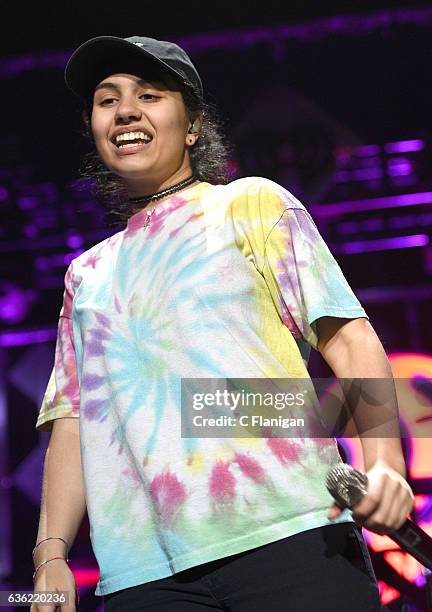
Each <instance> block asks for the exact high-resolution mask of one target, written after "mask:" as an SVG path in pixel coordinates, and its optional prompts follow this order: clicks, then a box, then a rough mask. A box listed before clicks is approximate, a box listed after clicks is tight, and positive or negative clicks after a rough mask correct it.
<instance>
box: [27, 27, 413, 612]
mask: <svg viewBox="0 0 432 612" xmlns="http://www.w3.org/2000/svg"><path fill="white" fill-rule="evenodd" d="M66 81H67V83H68V85H69V87H70V88H71V89H72V91H74V92H75V93H76V94H78V95H79V96H80V97H81V98H82V99H83V100H84V101H85V102H86V104H87V111H88V115H90V117H89V126H90V129H91V133H92V136H93V138H94V143H95V145H96V149H97V153H98V158H99V160H100V162H101V163H99V166H98V164H97V163H96V164H93V166H92V169H93V171H96V172H97V173H98V174H97V176H98V177H99V182H100V185H101V186H105V188H106V189H108V191H110V192H111V193H112V192H113V190H114V191H115V193H116V197H117V200H116V202H117V204H116V207H117V212H119V214H120V215H121V216H122V217H123V218H124V219H125V221H126V227H125V228H124V229H123V230H122V231H119V232H118V233H116V234H114V236H112V237H110V238H108V239H107V240H104V241H103V242H102V243H100V244H97V245H96V246H94V247H92V248H91V249H89V250H88V251H86V252H85V253H83V254H82V255H80V256H79V257H77V258H76V259H75V260H74V261H73V262H72V264H71V265H70V266H69V268H68V270H67V273H66V276H65V293H64V301H63V306H62V310H61V312H60V320H59V331H58V340H57V346H56V356H55V365H54V368H53V372H52V375H51V378H50V381H49V384H48V388H47V390H46V394H45V398H44V401H43V404H42V407H41V411H40V414H39V418H38V421H37V428H38V429H39V430H52V434H51V438H50V443H49V447H48V451H47V456H46V462H45V470H44V487H43V499H42V507H41V520H40V526H39V532H38V537H37V546H36V548H35V550H34V553H35V555H34V556H35V566H36V568H37V569H36V572H35V589H36V590H39V591H40V590H66V591H68V592H69V593H70V596H71V606H70V608H69V609H75V603H74V601H75V597H74V580H73V575H72V573H71V571H70V570H69V568H68V565H67V561H66V560H65V557H66V556H67V552H68V550H69V548H70V546H71V545H72V542H73V540H74V538H75V535H76V532H77V530H78V527H79V525H80V523H81V520H82V517H83V515H84V512H85V509H86V508H87V512H88V516H89V521H90V527H91V541H92V546H93V550H94V552H95V555H96V558H97V561H98V564H99V567H100V572H101V575H100V579H99V582H98V584H97V588H96V594H97V595H103V596H104V603H105V609H106V610H156V609H157V610H167V611H170V612H171V611H172V610H179V611H181V610H188V611H189V610H194V611H195V610H201V609H208V608H213V609H216V610H228V609H229V610H235V611H243V610H247V611H248V612H251V611H254V610H256V611H260V612H262V611H263V610H268V609H271V610H272V611H277V610H287V609H299V610H300V609H301V610H309V609H320V610H334V609H342V608H343V609H347V610H348V609H349V610H354V609H358V610H360V609H362V610H363V609H368V610H378V609H380V604H379V596H378V589H377V584H376V579H375V576H374V573H373V569H372V566H371V562H370V558H369V555H368V552H367V548H366V546H365V543H364V540H363V538H362V534H361V530H359V528H358V527H357V526H356V524H355V523H354V521H353V516H354V518H356V519H357V520H358V521H359V522H362V523H363V524H365V525H366V526H368V527H369V528H372V529H375V530H376V531H381V532H384V531H386V530H388V529H389V528H392V527H398V526H399V525H401V524H402V523H403V521H404V520H405V517H406V514H407V512H408V511H410V509H411V507H412V492H411V491H410V489H409V487H408V485H407V483H406V481H405V480H404V476H405V465H404V460H403V456H402V453H401V449H400V441H399V439H393V440H388V439H387V440H384V441H383V440H380V439H378V438H374V439H369V440H364V441H363V448H364V451H365V463H366V468H367V470H368V476H369V483H370V487H369V493H368V495H366V496H365V498H364V499H363V500H362V501H361V502H359V503H358V504H357V505H356V506H355V507H354V509H353V512H354V514H353V516H352V515H351V512H350V511H348V510H345V511H343V512H342V511H341V510H340V509H338V508H337V507H336V506H335V505H333V507H332V508H330V507H331V498H330V496H329V494H328V493H327V491H326V490H325V486H324V481H325V476H326V474H327V472H328V470H329V469H330V468H331V467H332V466H334V465H336V464H337V463H338V462H340V457H339V455H338V452H337V447H336V444H335V441H334V440H333V439H332V438H330V439H325V438H323V437H321V438H318V437H310V438H308V437H307V435H306V436H305V435H304V432H302V434H301V435H298V436H296V437H295V438H291V439H290V438H289V437H283V436H280V437H272V436H268V437H264V435H263V433H264V432H265V431H268V430H265V429H263V430H262V433H261V435H250V436H249V437H242V436H240V435H237V436H236V435H231V436H224V437H220V435H218V432H217V430H216V431H215V430H211V431H210V429H207V430H206V432H205V436H206V437H200V433H199V431H198V428H195V429H193V428H192V417H191V415H190V414H189V412H188V410H187V409H185V407H184V405H182V402H181V400H182V393H181V390H182V380H183V381H184V380H186V379H190V380H192V383H191V388H192V390H196V389H197V388H198V387H199V384H200V383H199V382H197V380H198V379H207V381H204V382H207V383H208V385H207V386H206V384H204V385H203V386H201V390H203V391H204V392H205V391H211V390H212V389H214V381H215V379H226V378H227V377H229V378H231V377H235V378H237V379H238V378H249V379H265V380H269V379H275V378H281V379H293V378H296V379H301V380H303V381H307V380H308V379H309V374H308V371H307V368H306V364H307V357H308V349H309V346H313V347H314V348H316V349H317V350H320V352H321V354H322V355H323V357H324V358H325V359H326V361H327V363H329V365H330V367H332V369H333V371H334V372H335V374H336V375H337V376H339V377H350V376H353V377H356V376H359V377H360V376H364V377H368V376H370V377H390V376H391V373H390V370H389V366H388V362H387V359H386V356H385V353H384V350H383V348H382V346H381V343H380V342H379V340H378V338H377V336H376V334H375V333H374V331H373V329H372V327H371V326H370V324H369V322H368V316H367V315H366V313H365V311H364V309H363V308H362V306H361V305H360V303H359V302H358V300H357V298H356V297H355V295H354V294H353V292H352V291H351V289H350V287H349V286H348V284H347V282H346V280H345V278H344V276H343V274H342V272H341V270H340V268H339V267H338V265H337V263H336V262H335V260H334V259H333V257H332V256H331V254H330V252H329V250H328V249H327V247H326V245H325V243H324V241H323V240H322V238H321V236H320V235H319V233H318V230H317V228H316V226H315V224H314V223H313V221H312V219H311V217H310V215H309V214H308V212H307V211H306V209H305V207H304V206H303V205H302V204H301V203H300V202H299V201H298V200H296V198H295V197H293V196H292V195H291V194H290V193H289V192H288V191H286V190H285V189H284V188H282V187H281V186H280V185H277V184H276V183H274V182H272V181H270V180H268V179H264V178H259V177H249V178H244V179H239V180H235V181H232V182H227V181H226V180H224V173H225V170H226V168H225V163H224V155H223V154H224V151H225V149H224V146H223V142H222V140H221V139H220V137H219V136H218V133H217V132H216V131H215V130H214V125H213V124H212V123H211V118H210V117H209V115H208V113H206V107H205V103H204V96H203V90H202V84H201V80H200V77H199V75H198V73H197V71H196V69H195V67H194V66H193V64H192V62H191V60H190V58H189V57H188V56H187V54H186V53H185V52H184V51H183V50H182V49H180V48H179V47H178V46H177V45H174V44H173V43H169V42H164V41H157V40H154V39H151V38H145V37H132V38H128V39H120V38H116V37H98V38H95V39H92V40H90V41H88V42H87V43H85V44H84V45H82V46H81V47H80V48H78V49H77V50H76V51H75V53H74V54H73V55H72V57H71V59H70V60H69V63H68V66H67V69H66ZM203 111H204V112H203ZM217 155H220V157H219V159H218V158H217ZM208 379H211V381H209V380H208ZM204 395H205V393H204V394H201V396H202V397H203V396H204ZM183 399H184V398H183ZM192 412H193V411H192ZM78 417H79V418H78ZM185 423H186V426H185V428H183V427H184V425H185ZM191 428H192V430H193V434H194V435H193V436H189V437H188V436H187V435H186V434H187V432H188V431H190V430H191ZM250 431H251V430H250ZM254 431H256V430H254ZM185 432H186V433H185ZM234 432H235V434H238V429H234ZM329 511H330V512H329ZM32 609H33V610H36V609H37V608H36V607H35V606H33V608H32ZM66 609H67V608H66Z"/></svg>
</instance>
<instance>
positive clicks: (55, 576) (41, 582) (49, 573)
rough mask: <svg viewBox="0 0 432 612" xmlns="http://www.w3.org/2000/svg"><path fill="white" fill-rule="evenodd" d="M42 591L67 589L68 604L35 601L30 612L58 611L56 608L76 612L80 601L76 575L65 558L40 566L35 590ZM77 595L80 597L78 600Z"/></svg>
mask: <svg viewBox="0 0 432 612" xmlns="http://www.w3.org/2000/svg"><path fill="white" fill-rule="evenodd" d="M40 591H56V592H61V591H66V592H67V593H68V594H69V600H68V604H67V605H66V604H61V605H60V604H57V605H55V604H53V605H51V606H48V605H46V604H44V605H43V606H39V605H38V604H36V603H35V604H32V606H31V607H30V612H56V610H61V612H76V610H77V603H79V596H78V591H77V590H76V585H75V578H74V575H73V573H72V571H71V569H70V567H69V566H68V564H67V563H66V561H65V560H63V559H56V560H54V561H51V562H50V563H47V564H46V565H43V566H42V567H41V568H40V570H39V571H38V572H37V574H36V576H35V583H34V589H33V592H34V593H36V592H40ZM76 597H78V599H77V600H76Z"/></svg>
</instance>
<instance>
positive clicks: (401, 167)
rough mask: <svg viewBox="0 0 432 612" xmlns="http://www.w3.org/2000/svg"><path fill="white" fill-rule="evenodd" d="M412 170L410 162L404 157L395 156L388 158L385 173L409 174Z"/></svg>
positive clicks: (393, 174)
mask: <svg viewBox="0 0 432 612" xmlns="http://www.w3.org/2000/svg"><path fill="white" fill-rule="evenodd" d="M412 171H413V165H412V162H411V160H410V159H407V158H406V157H395V158H393V159H389V160H388V163H387V174H388V175H389V176H409V175H410V174H412Z"/></svg>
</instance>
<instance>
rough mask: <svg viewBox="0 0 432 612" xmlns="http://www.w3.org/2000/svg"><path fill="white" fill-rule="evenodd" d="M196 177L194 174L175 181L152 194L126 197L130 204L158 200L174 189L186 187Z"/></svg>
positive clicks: (174, 190) (173, 191) (178, 189)
mask: <svg viewBox="0 0 432 612" xmlns="http://www.w3.org/2000/svg"><path fill="white" fill-rule="evenodd" d="M196 180H197V179H196V177H195V176H194V175H192V176H190V177H189V178H187V179H185V180H184V181H181V183H177V185H173V186H172V187H168V189H164V190H163V191H158V193H154V194H153V195H148V196H140V197H137V198H128V201H129V203H130V204H148V203H149V202H153V201H154V200H159V199H160V198H163V197H165V196H167V195H171V194H172V193H175V192H176V191H180V189H183V188H184V187H187V186H188V185H190V184H191V183H193V182H195V181H196Z"/></svg>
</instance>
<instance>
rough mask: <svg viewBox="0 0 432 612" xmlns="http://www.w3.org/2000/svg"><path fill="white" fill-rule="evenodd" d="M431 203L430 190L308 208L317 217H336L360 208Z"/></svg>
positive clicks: (372, 208)
mask: <svg viewBox="0 0 432 612" xmlns="http://www.w3.org/2000/svg"><path fill="white" fill-rule="evenodd" d="M423 204H432V191H422V192H420V193H405V194H402V195H394V196H385V197H382V198H370V199H367V200H349V201H346V202H335V203H332V204H326V203H323V204H319V205H314V206H309V208H308V210H309V212H310V213H311V214H312V215H316V216H317V217H321V218H326V217H336V216H339V215H341V216H342V215H346V214H349V213H355V212H360V211H362V210H381V209H383V208H396V207H400V206H419V205H423Z"/></svg>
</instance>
